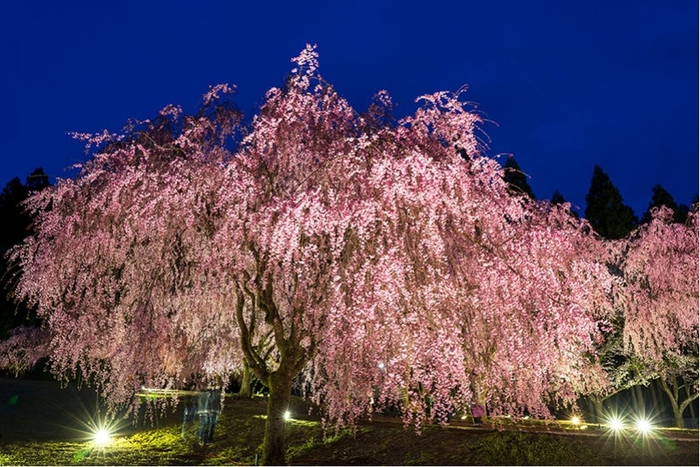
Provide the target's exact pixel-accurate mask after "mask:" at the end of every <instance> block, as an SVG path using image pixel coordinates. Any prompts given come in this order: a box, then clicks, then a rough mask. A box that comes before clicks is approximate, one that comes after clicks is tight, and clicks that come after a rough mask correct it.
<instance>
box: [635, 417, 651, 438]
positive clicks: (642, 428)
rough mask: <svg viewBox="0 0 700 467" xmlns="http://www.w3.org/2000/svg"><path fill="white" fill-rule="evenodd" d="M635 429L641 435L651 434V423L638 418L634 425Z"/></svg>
mask: <svg viewBox="0 0 700 467" xmlns="http://www.w3.org/2000/svg"><path fill="white" fill-rule="evenodd" d="M635 428H636V429H637V431H638V432H639V433H641V434H643V435H645V434H647V433H649V432H651V430H652V425H651V422H650V421H649V420H648V419H646V418H638V419H637V421H636V423H635Z"/></svg>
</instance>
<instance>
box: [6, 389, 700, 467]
mask: <svg viewBox="0 0 700 467" xmlns="http://www.w3.org/2000/svg"><path fill="white" fill-rule="evenodd" d="M4 382H5V381H4V380H0V400H2V401H3V403H4V405H3V406H2V410H0V433H2V434H3V435H4V437H3V440H2V443H1V444H0V465H223V464H226V465H232V464H233V465H251V464H254V463H255V462H256V459H257V456H259V455H260V453H261V452H260V445H261V443H262V439H263V429H264V423H265V420H264V416H263V415H264V413H265V400H264V399H262V398H259V399H254V400H249V401H243V400H238V399H234V398H228V399H227V400H226V405H225V407H224V412H223V414H222V416H221V419H220V421H219V424H218V426H217V428H216V434H215V440H214V442H213V443H212V444H210V445H205V446H200V445H199V444H198V443H197V440H196V436H195V435H194V433H192V432H190V433H187V434H186V436H185V439H183V438H182V436H181V422H182V418H181V417H182V408H179V410H176V411H175V412H174V413H171V414H168V415H164V416H160V417H157V418H156V419H155V426H151V425H150V424H143V423H140V422H139V423H137V425H136V426H134V425H130V424H129V425H126V426H123V427H122V428H121V429H120V430H119V431H118V433H117V436H116V437H115V438H114V439H113V441H112V442H111V444H109V445H107V446H104V447H98V446H96V445H95V444H94V443H93V442H92V441H90V440H89V439H88V438H89V430H88V429H87V426H86V424H85V423H83V422H80V419H81V417H87V416H88V415H89V412H90V411H89V410H87V408H89V407H90V404H91V402H90V398H89V397H87V400H86V398H85V397H83V399H82V400H80V401H79V402H74V405H73V406H70V405H66V403H65V401H64V402H61V400H62V398H64V399H66V400H74V401H75V398H76V397H77V396H79V395H80V394H81V393H83V391H80V392H79V393H78V392H75V391H73V392H71V391H70V390H68V392H65V391H67V390H61V391H64V392H61V393H59V395H58V396H56V395H55V396H54V399H53V402H49V401H44V402H43V405H42V404H38V402H39V400H38V397H39V396H40V395H41V394H42V391H41V390H34V392H33V393H32V392H31V391H30V392H27V388H26V387H25V388H24V392H22V388H20V390H15V391H14V393H13V394H11V395H10V396H9V398H8V396H7V394H8V390H7V384H5V385H4V386H3V383H4ZM35 386H36V385H28V386H27V387H30V388H34V387H35ZM47 387H54V386H47ZM3 389H5V391H4V392H3ZM10 392H12V391H10ZM55 392H56V391H55V390H54V391H53V393H55ZM53 393H52V394H53ZM32 394H34V396H36V398H35V399H32ZM88 394H89V393H88ZM92 398H93V401H92V403H93V404H94V396H92ZM22 401H24V402H25V404H24V405H23V403H22ZM37 404H38V405H39V409H41V410H39V409H37ZM295 404H296V406H295V407H293V408H292V409H293V410H292V411H293V413H294V414H295V415H294V418H293V419H292V420H290V421H289V422H288V425H287V442H288V450H287V461H288V462H289V463H290V464H292V465H698V432H697V430H695V431H689V430H684V431H675V430H657V431H656V432H655V433H654V434H653V435H651V436H647V437H645V438H639V437H637V436H636V435H635V434H628V435H617V436H615V435H612V434H609V433H607V432H606V431H605V430H604V429H603V428H601V429H599V428H597V427H589V428H587V429H586V430H578V429H572V427H570V426H567V425H565V424H549V425H548V426H545V425H543V424H542V423H540V422H534V421H528V422H519V423H518V424H515V423H512V422H511V421H505V423H502V424H499V425H497V426H492V425H490V424H486V426H485V427H483V428H473V427H471V426H470V425H469V424H468V423H465V422H462V421H456V422H455V424H454V425H453V426H451V427H450V428H440V427H427V428H426V429H424V430H423V432H422V433H421V434H420V435H418V434H416V433H415V431H414V430H413V429H410V428H409V429H404V428H403V427H402V426H401V424H400V423H397V422H398V420H396V419H391V418H384V417H379V418H377V419H375V420H374V421H373V422H371V423H363V424H361V425H360V426H358V427H357V428H356V430H354V431H351V430H344V431H341V432H339V433H324V432H323V430H322V429H321V427H320V424H319V421H318V417H315V416H309V415H308V411H307V410H306V408H305V407H304V404H303V401H300V400H295ZM58 406H60V407H62V410H54V411H53V413H52V414H49V415H44V418H43V419H41V417H40V414H45V412H46V409H47V407H54V409H55V408H56V407H58ZM8 407H9V408H8ZM71 411H75V414H77V415H74V414H71ZM8 414H9V416H8ZM12 417H19V418H16V419H12ZM37 418H39V420H38V421H37ZM8 421H9V422H10V423H8ZM22 421H24V424H22ZM42 424H44V425H45V427H44V428H42V429H40V426H41V425H42ZM71 424H72V426H71ZM81 424H82V427H80V425H81ZM23 426H29V427H30V428H29V429H24V428H22V427H23Z"/></svg>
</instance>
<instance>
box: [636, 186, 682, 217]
mask: <svg viewBox="0 0 700 467" xmlns="http://www.w3.org/2000/svg"><path fill="white" fill-rule="evenodd" d="M651 190H652V195H651V201H649V207H647V210H646V211H644V214H642V224H648V223H649V222H650V221H651V219H652V215H651V212H652V210H653V209H654V208H660V207H661V206H666V207H667V208H669V209H671V210H672V211H673V222H680V223H683V222H685V221H686V219H687V218H688V211H690V208H689V207H688V206H687V205H685V204H681V205H678V203H676V200H674V199H673V196H671V193H669V192H668V191H666V189H665V188H664V187H663V186H661V184H657V185H654V187H653V188H652V189H651Z"/></svg>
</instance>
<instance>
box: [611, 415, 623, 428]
mask: <svg viewBox="0 0 700 467" xmlns="http://www.w3.org/2000/svg"><path fill="white" fill-rule="evenodd" d="M608 426H609V427H610V429H611V430H613V431H620V430H622V429H623V428H624V425H623V424H622V420H620V419H619V418H617V417H613V418H611V419H610V420H608Z"/></svg>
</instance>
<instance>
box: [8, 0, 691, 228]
mask: <svg viewBox="0 0 700 467" xmlns="http://www.w3.org/2000/svg"><path fill="white" fill-rule="evenodd" d="M0 8H1V10H0V38H1V49H0V63H1V65H0V70H1V71H0V73H1V74H0V76H1V78H0V79H1V81H0V103H1V105H2V112H3V116H4V118H3V124H2V137H0V161H1V165H0V184H2V186H4V184H5V183H7V182H8V181H9V180H10V179H11V178H12V177H14V176H19V177H20V178H21V179H22V180H23V181H24V179H25V178H26V176H27V175H28V174H29V173H30V172H31V171H32V170H33V169H34V168H36V167H39V166H41V167H43V168H44V169H45V171H46V172H47V173H48V174H49V175H50V177H51V178H52V179H53V178H54V177H64V178H65V177H68V176H70V175H71V172H67V171H66V170H65V169H66V167H68V166H70V165H71V164H73V163H75V162H79V161H84V160H85V156H84V154H83V144H82V143H79V142H76V141H73V140H72V139H71V138H70V137H69V136H67V134H66V133H67V132H71V131H79V132H95V131H101V130H102V129H104V128H107V129H109V130H111V131H116V130H119V129H120V128H121V127H122V126H123V125H124V123H125V122H126V120H127V119H128V118H136V119H146V118H152V117H154V116H155V115H156V114H157V112H158V110H160V109H161V108H162V107H164V106H165V105H167V104H169V103H174V104H180V105H182V106H183V107H184V109H185V110H186V111H194V110H195V109H196V106H197V104H198V103H199V101H200V99H201V96H202V94H204V93H205V92H206V91H207V88H208V86H209V85H213V84H218V83H224V82H227V83H232V84H236V85H237V86H238V90H239V95H238V98H237V102H238V105H239V107H240V108H241V109H242V110H243V111H244V112H246V114H250V113H251V112H252V111H253V110H254V108H255V106H256V105H257V104H259V103H260V102H261V99H262V98H263V96H264V93H265V91H266V90H267V89H268V88H270V87H272V86H279V85H280V84H282V82H283V80H284V77H285V74H286V73H287V72H288V71H289V70H291V68H292V67H293V65H292V63H291V62H290V58H291V57H294V56H296V55H298V53H299V52H300V51H301V50H302V49H303V48H304V46H305V44H306V43H311V44H317V45H318V52H319V53H320V70H319V71H320V73H321V74H322V75H323V76H324V78H325V79H326V80H327V81H329V82H330V83H331V84H333V85H334V86H335V87H336V89H337V90H338V91H339V92H340V94H341V95H343V96H344V97H346V98H347V99H348V100H349V101H350V103H351V104H352V105H353V106H354V107H355V108H356V109H358V110H364V109H365V108H366V107H367V105H368V104H369V102H370V100H371V98H372V96H373V95H374V94H375V93H376V92H377V91H379V90H381V89H386V90H388V91H389V93H390V94H391V95H392V97H393V98H394V101H395V102H396V103H397V104H398V107H397V108H396V115H397V116H403V115H405V114H407V113H413V111H414V110H415V104H414V98H415V97H416V96H419V95H421V94H426V93H432V92H435V91H440V90H447V91H457V90H458V89H459V88H460V87H462V86H463V85H468V86H469V90H468V92H467V93H466V94H464V98H465V99H466V100H469V101H472V102H475V103H477V104H478V109H479V110H480V111H481V112H483V113H484V114H485V116H486V117H487V118H488V119H489V120H491V121H493V122H495V123H487V124H486V125H485V126H484V130H485V131H486V133H487V134H488V135H489V136H490V138H491V143H490V149H489V155H492V156H497V155H498V154H502V153H510V154H514V155H515V157H516V159H517V160H518V162H519V164H520V166H521V167H522V169H523V170H524V171H525V172H526V173H527V174H528V175H529V176H530V177H531V178H530V184H531V186H532V188H533V190H534V192H535V194H536V196H537V197H538V198H546V199H549V198H550V197H551V196H552V193H553V192H554V190H557V189H558V190H559V191H560V192H562V193H563V194H564V197H565V198H566V199H567V200H569V201H571V202H572V203H574V204H575V205H576V206H578V207H580V209H581V211H583V209H584V208H585V195H586V193H587V191H588V188H589V186H590V180H591V175H592V173H593V167H594V165H595V164H598V165H600V166H601V167H602V168H603V170H604V171H605V172H606V173H607V174H608V175H609V176H610V178H611V179H612V181H613V183H614V184H615V185H616V186H617V187H618V188H619V189H620V192H621V194H622V196H623V198H624V201H625V203H626V204H629V205H631V206H632V207H633V208H634V210H635V212H636V213H637V214H638V215H641V214H642V212H643V211H644V210H645V209H646V207H647V204H648V203H649V200H650V199H651V194H652V187H653V186H654V185H655V184H657V183H661V184H662V185H663V186H664V187H665V188H666V189H667V190H668V191H669V192H670V193H671V194H672V195H673V196H674V198H675V200H676V201H677V202H679V203H685V204H689V203H690V201H691V199H692V197H693V195H694V194H696V193H697V192H698V173H699V168H698V102H699V101H698V2H697V0H673V1H668V0H663V1H662V0H659V1H643V0H635V1H621V0H615V1H610V0H605V1H597V0H596V1H585V2H584V1H550V2H544V1H484V0H481V1H467V0H465V1H454V2H448V1H441V0H432V1H426V2H417V1H409V2H402V1H379V0H377V1H339V0H331V1H327V2H309V1H306V2H290V1H288V0H287V1H280V2H266V1H246V2H237V1H233V0H230V1H223V0H222V1H191V0H190V1H158V2H156V1H123V0H122V1H112V2H109V1H105V2H102V1H94V0H93V1H89V2H73V1H49V0H41V1H27V2H5V3H3V4H2V7H0ZM501 162H502V163H503V162H504V159H503V158H501Z"/></svg>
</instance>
